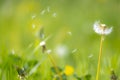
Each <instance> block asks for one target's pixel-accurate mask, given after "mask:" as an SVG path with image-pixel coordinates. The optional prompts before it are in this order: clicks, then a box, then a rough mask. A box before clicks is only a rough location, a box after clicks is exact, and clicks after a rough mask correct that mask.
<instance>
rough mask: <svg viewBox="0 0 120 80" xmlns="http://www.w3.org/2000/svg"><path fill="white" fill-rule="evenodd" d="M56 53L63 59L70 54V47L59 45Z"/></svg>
mask: <svg viewBox="0 0 120 80" xmlns="http://www.w3.org/2000/svg"><path fill="white" fill-rule="evenodd" d="M55 52H56V53H57V54H58V55H59V56H61V57H62V56H64V55H66V54H67V53H68V47H67V46H66V45H59V46H57V47H56V49H55Z"/></svg>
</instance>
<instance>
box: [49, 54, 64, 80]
mask: <svg viewBox="0 0 120 80" xmlns="http://www.w3.org/2000/svg"><path fill="white" fill-rule="evenodd" d="M48 57H49V59H50V61H51V63H52V64H53V66H54V68H55V70H56V72H57V74H58V76H59V78H60V80H62V77H61V74H60V72H59V69H58V68H57V66H56V64H55V62H54V59H53V58H52V56H51V55H50V54H48Z"/></svg>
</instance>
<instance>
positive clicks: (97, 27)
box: [93, 21, 112, 35]
mask: <svg viewBox="0 0 120 80" xmlns="http://www.w3.org/2000/svg"><path fill="white" fill-rule="evenodd" d="M93 29H94V31H95V32H96V33H98V34H100V35H108V34H110V33H111V32H112V27H110V28H108V27H107V26H106V25H105V24H101V23H100V21H96V22H95V23H94V25H93Z"/></svg>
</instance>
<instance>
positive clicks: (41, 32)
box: [39, 27, 45, 39]
mask: <svg viewBox="0 0 120 80" xmlns="http://www.w3.org/2000/svg"><path fill="white" fill-rule="evenodd" d="M39 34H40V38H41V39H44V37H45V35H44V28H43V27H42V28H41V29H40V33H39Z"/></svg>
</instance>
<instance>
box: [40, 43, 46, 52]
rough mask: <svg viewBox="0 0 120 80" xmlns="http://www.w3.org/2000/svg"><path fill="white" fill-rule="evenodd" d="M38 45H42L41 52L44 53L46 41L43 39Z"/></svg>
mask: <svg viewBox="0 0 120 80" xmlns="http://www.w3.org/2000/svg"><path fill="white" fill-rule="evenodd" d="M40 46H41V47H42V52H43V53H44V52H45V51H46V43H45V41H42V42H40Z"/></svg>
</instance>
